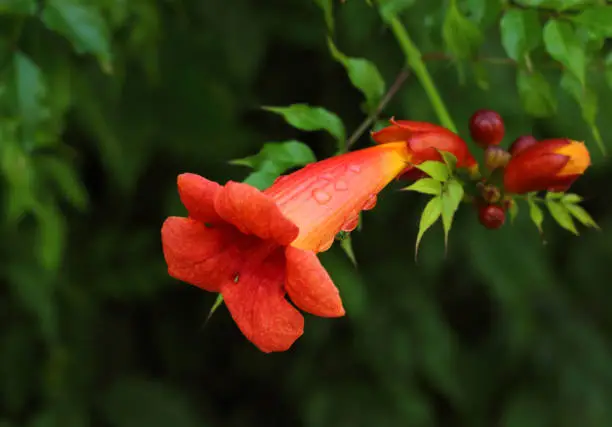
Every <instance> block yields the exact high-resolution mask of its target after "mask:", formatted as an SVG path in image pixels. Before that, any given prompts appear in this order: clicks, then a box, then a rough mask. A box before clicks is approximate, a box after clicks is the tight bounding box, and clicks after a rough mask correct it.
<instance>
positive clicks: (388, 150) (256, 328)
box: [161, 142, 412, 352]
mask: <svg viewBox="0 0 612 427" xmlns="http://www.w3.org/2000/svg"><path fill="white" fill-rule="evenodd" d="M411 159H412V156H411V153H410V151H409V150H408V149H407V145H406V144H405V143H404V142H394V143H389V144H382V145H378V146H374V147H370V148H366V149H363V150H359V151H354V152H350V153H346V154H342V155H339V156H336V157H331V158H328V159H325V160H323V161H320V162H316V163H312V164H310V165H307V166H306V167H304V168H302V169H300V170H298V171H296V172H294V173H292V174H290V175H286V176H281V177H280V178H278V179H277V180H276V181H275V183H274V184H273V185H272V186H271V187H270V188H268V189H267V190H265V191H263V192H262V191H259V190H257V189H256V188H254V187H251V186H249V185H247V184H244V183H237V182H232V181H230V182H228V183H226V184H225V185H224V186H221V185H219V184H217V183H215V182H212V181H209V180H207V179H205V178H203V177H201V176H198V175H194V174H188V173H187V174H182V175H180V176H179V177H178V191H179V195H180V198H181V201H182V203H183V205H184V206H185V207H186V208H187V211H188V214H189V217H188V218H180V217H170V218H167V219H166V221H165V222H164V224H163V226H162V230H161V236H162V245H163V251H164V257H165V259H166V263H167V265H168V272H169V274H170V275H171V276H172V277H174V278H176V279H179V280H182V281H184V282H187V283H190V284H193V285H195V286H198V287H200V288H202V289H204V290H206V291H210V292H220V293H221V294H222V295H223V298H224V301H225V303H226V305H227V308H228V309H229V312H230V314H231V315H232V317H233V319H234V321H235V322H236V324H237V325H238V327H239V328H240V330H241V331H242V333H243V334H244V335H245V336H246V337H247V338H248V339H249V340H250V341H251V342H253V343H254V344H255V345H256V346H257V347H258V348H259V349H260V350H262V351H264V352H273V351H284V350H287V349H288V348H289V347H290V346H291V345H292V344H293V343H294V342H295V340H296V339H297V338H299V337H300V336H301V335H302V333H303V327H304V318H303V316H302V314H300V312H299V311H298V310H297V309H296V308H294V306H293V305H292V304H290V303H289V301H288V300H287V299H286V296H288V297H289V298H290V299H291V301H292V302H293V304H295V306H296V307H298V308H300V309H301V310H303V311H306V312H309V313H312V314H314V315H317V316H322V317H339V316H343V315H344V308H343V306H342V301H341V299H340V295H339V292H338V290H337V289H336V287H335V285H334V283H333V282H332V280H331V278H330V277H329V275H328V273H327V272H326V270H325V269H324V268H323V266H322V265H321V263H320V262H319V260H318V258H317V256H316V253H317V252H321V251H325V250H327V249H328V248H329V247H330V246H331V244H332V243H333V241H334V237H335V236H336V234H337V233H338V232H339V231H341V230H344V231H351V230H352V229H354V228H355V227H356V226H357V222H358V218H359V213H360V212H361V211H362V210H368V209H371V208H373V207H374V205H375V204H376V195H377V194H378V192H380V191H381V190H382V189H383V188H384V187H385V186H386V185H387V184H388V183H389V182H390V181H392V180H393V178H395V177H396V176H397V175H398V174H399V173H400V172H401V171H402V170H403V169H404V167H405V166H406V164H407V163H409V162H410V161H411Z"/></svg>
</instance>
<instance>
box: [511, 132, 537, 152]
mask: <svg viewBox="0 0 612 427" xmlns="http://www.w3.org/2000/svg"><path fill="white" fill-rule="evenodd" d="M537 143H538V140H537V139H535V138H534V137H533V136H531V135H523V136H519V137H518V138H516V139H515V140H514V142H513V143H512V145H510V150H509V151H510V154H512V155H513V156H516V155H517V154H518V153H520V152H521V151H523V150H525V149H526V148H529V147H531V146H532V145H534V144H537Z"/></svg>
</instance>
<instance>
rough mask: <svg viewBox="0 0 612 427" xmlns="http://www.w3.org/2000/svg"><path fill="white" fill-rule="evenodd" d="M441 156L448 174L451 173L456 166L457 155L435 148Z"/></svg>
mask: <svg viewBox="0 0 612 427" xmlns="http://www.w3.org/2000/svg"><path fill="white" fill-rule="evenodd" d="M436 151H437V152H438V153H440V156H442V160H444V164H446V167H447V168H448V172H449V174H450V175H452V174H453V172H454V171H455V169H456V168H457V157H456V156H455V155H454V154H453V153H449V152H448V151H442V150H436Z"/></svg>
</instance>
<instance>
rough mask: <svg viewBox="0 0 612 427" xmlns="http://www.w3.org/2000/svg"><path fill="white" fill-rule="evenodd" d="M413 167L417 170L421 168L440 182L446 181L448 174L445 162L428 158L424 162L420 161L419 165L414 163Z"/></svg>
mask: <svg viewBox="0 0 612 427" xmlns="http://www.w3.org/2000/svg"><path fill="white" fill-rule="evenodd" d="M414 167H415V168H417V169H419V170H422V171H423V172H425V173H426V174H427V175H429V176H430V177H432V178H433V179H435V180H438V181H440V182H444V181H446V180H447V179H448V178H449V176H450V173H449V171H448V168H447V167H446V164H444V163H442V162H436V161H433V160H428V161H426V162H423V163H421V164H420V165H414Z"/></svg>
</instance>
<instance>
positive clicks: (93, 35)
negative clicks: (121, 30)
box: [42, 0, 112, 73]
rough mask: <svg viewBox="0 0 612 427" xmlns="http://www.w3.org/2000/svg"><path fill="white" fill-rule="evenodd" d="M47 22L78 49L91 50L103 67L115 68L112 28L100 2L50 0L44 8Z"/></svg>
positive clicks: (104, 68) (82, 50) (46, 23)
mask: <svg viewBox="0 0 612 427" xmlns="http://www.w3.org/2000/svg"><path fill="white" fill-rule="evenodd" d="M42 20H43V22H44V23H45V25H46V26H47V27H48V28H49V29H51V30H53V31H56V32H57V33H59V34H61V35H63V36H64V37H66V39H68V40H69V41H70V42H71V43H72V45H73V46H74V49H75V51H76V52H77V53H92V54H94V55H96V56H97V57H98V60H99V61H100V65H101V67H102V69H103V70H104V71H106V72H108V73H110V72H111V71H112V64H111V60H112V56H111V46H110V31H109V29H108V26H107V23H106V21H105V20H104V17H103V15H102V13H101V12H100V8H99V6H98V5H95V4H91V3H90V2H81V1H79V0H49V1H47V2H46V3H45V7H44V8H43V12H42Z"/></svg>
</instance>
